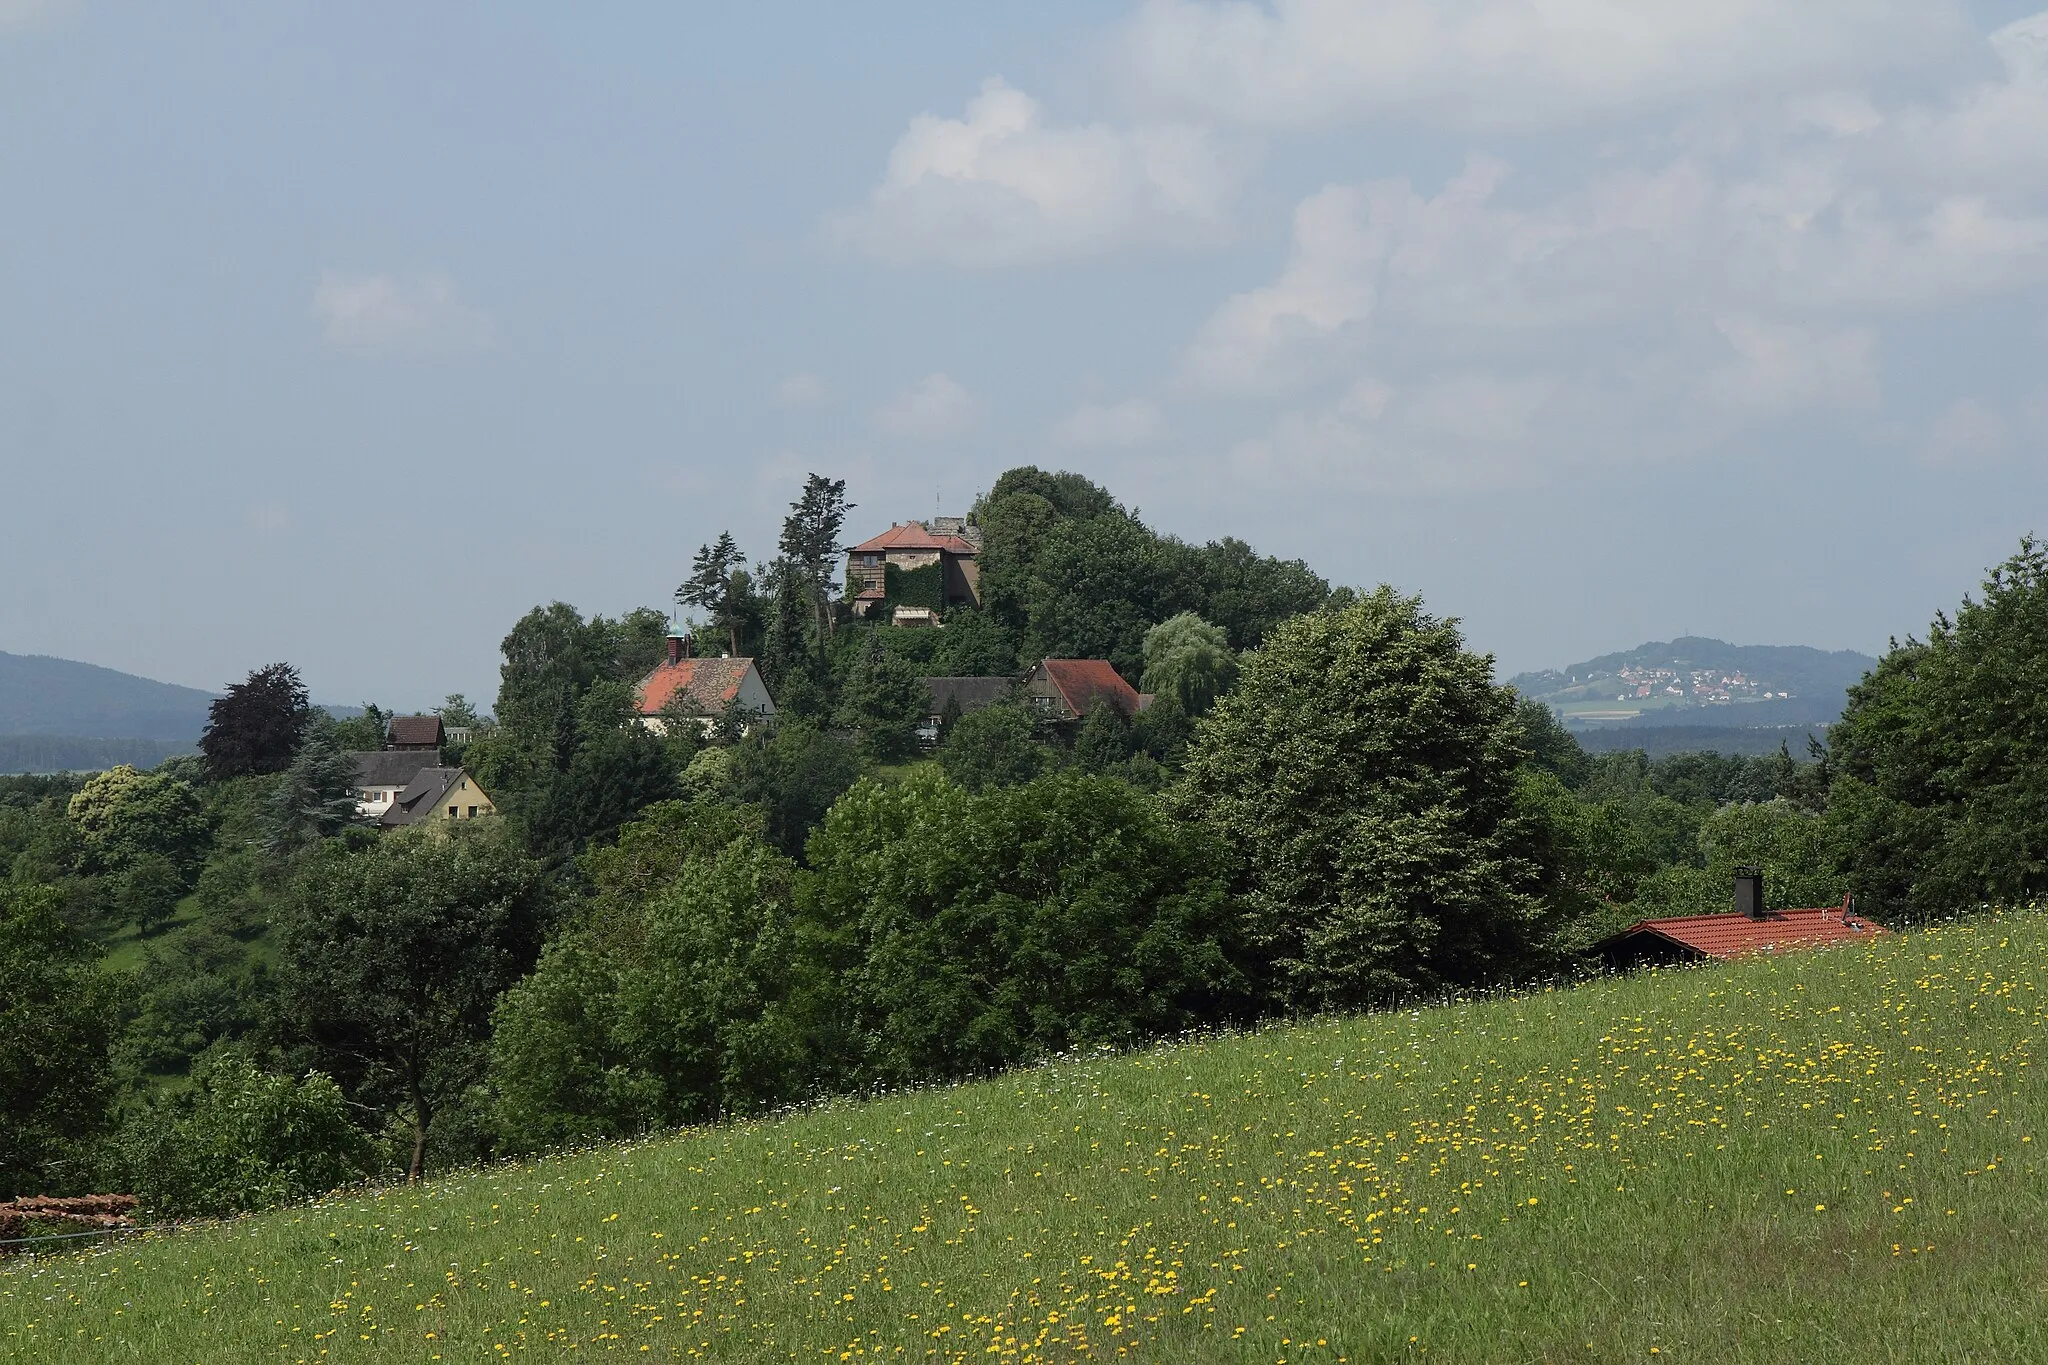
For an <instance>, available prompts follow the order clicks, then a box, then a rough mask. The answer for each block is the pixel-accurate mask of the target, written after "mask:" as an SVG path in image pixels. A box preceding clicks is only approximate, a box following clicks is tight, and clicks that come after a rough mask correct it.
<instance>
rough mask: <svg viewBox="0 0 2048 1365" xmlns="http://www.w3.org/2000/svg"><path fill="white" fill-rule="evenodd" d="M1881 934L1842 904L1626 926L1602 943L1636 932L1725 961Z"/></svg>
mask: <svg viewBox="0 0 2048 1365" xmlns="http://www.w3.org/2000/svg"><path fill="white" fill-rule="evenodd" d="M1883 932H1884V928H1883V927H1882V926H1881V925H1876V924H1872V923H1871V922H1870V921H1869V920H1866V919H1863V918H1861V917H1860V916H1858V915H1854V914H1850V913H1848V912H1847V907H1846V906H1841V905H1831V906H1829V907H1827V908H1826V909H1824V910H1773V911H1772V912H1771V913H1770V914H1769V915H1768V916H1766V917H1765V918H1763V919H1751V918H1749V916H1747V915H1737V914H1732V913H1731V914H1725V915H1677V916H1674V917H1672V918H1670V919H1646V920H1643V921H1642V922H1641V923H1639V924H1631V925H1630V926H1629V927H1628V928H1626V929H1624V930H1622V931H1621V932H1620V933H1618V934H1616V935H1614V937H1613V938H1610V939H1609V940H1607V941H1608V942H1609V943H1613V942H1616V941H1617V940H1620V939H1625V938H1628V937H1630V936H1632V935H1635V934H1654V935H1656V936H1657V937H1659V938H1663V939H1668V940H1669V941H1671V942H1673V943H1676V944H1679V945H1680V946H1681V947H1686V948H1690V949H1692V950H1693V951H1694V952H1696V953H1699V954H1701V955H1702V956H1705V957H1711V958H1716V959H1719V960H1722V961H1726V960H1728V959H1729V958H1736V957H1746V956H1748V955H1749V954H1751V953H1767V952H1775V951H1777V950H1778V949H1781V948H1819V947H1822V946H1824V945H1827V944H1830V943H1867V942H1869V941H1870V940H1871V939H1873V938H1876V937H1877V936H1878V935H1879V934H1882V933H1883Z"/></svg>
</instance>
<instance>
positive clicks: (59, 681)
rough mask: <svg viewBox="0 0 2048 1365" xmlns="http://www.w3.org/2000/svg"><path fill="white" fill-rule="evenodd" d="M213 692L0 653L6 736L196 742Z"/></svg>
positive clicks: (0, 718) (0, 717)
mask: <svg viewBox="0 0 2048 1365" xmlns="http://www.w3.org/2000/svg"><path fill="white" fill-rule="evenodd" d="M212 702H213V696H212V694H210V693H207V692H202V691H200V690H199V689H198V688H196V687H179V686H178V685H176V684H175V683H163V682H156V681H154V680H152V679H149V678H138V677H136V676H135V675H134V674H132V673H120V672H116V671H115V670H114V669H111V668H101V667H99V666H98V665H97V664H83V663H78V662H76V661H75V660H71V659H53V658H50V657H49V656H47V655H42V654H6V653H0V735H36V736H51V735H63V736H69V737H79V738H90V739H146V740H155V741H157V742H159V743H164V744H178V745H186V744H192V743H196V742H197V741H198V739H199V734H200V731H202V730H204V729H205V728H206V710H207V707H208V706H209V705H211V704H212Z"/></svg>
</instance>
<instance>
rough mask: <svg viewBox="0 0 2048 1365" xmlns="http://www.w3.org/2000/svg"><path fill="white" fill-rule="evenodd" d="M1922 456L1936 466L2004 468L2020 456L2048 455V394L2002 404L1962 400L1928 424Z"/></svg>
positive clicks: (1972, 399)
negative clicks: (2002, 466) (1989, 466)
mask: <svg viewBox="0 0 2048 1365" xmlns="http://www.w3.org/2000/svg"><path fill="white" fill-rule="evenodd" d="M1917 453H1918V455H1919V458H1920V461H1921V462H1922V463H1923V464H1928V465H1933V466H1935V467H1937V468H1947V469H1968V468H1977V467H1982V466H1986V465H1996V464H2003V463H2005V462H2007V461H2009V460H2011V459H2013V458H2014V457H2015V456H2019V455H2023V454H2032V455H2034V456H2036V457H2039V456H2040V455H2042V454H2044V453H2048V393H2035V394H2029V395H2026V396H2023V397H2021V398H2020V399H2018V400H2017V401H2014V402H2010V403H2005V404H2000V403H1993V402H1988V401H1986V400H1984V399H1982V398H1975V397H1971V398H1958V399H1956V400H1955V401H1954V402H1952V403H1950V404H1949V405H1948V406H1947V407H1946V408H1944V409H1943V410H1942V411H1941V413H1940V415H1938V416H1937V417H1936V418H1935V419H1934V421H1933V422H1932V423H1930V424H1929V425H1928V428H1927V433H1926V436H1925V437H1924V438H1923V439H1922V440H1921V442H1920V446H1919V450H1918V452H1917Z"/></svg>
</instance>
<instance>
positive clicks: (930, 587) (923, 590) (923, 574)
mask: <svg viewBox="0 0 2048 1365" xmlns="http://www.w3.org/2000/svg"><path fill="white" fill-rule="evenodd" d="M882 591H884V592H886V593H887V594H889V600H888V602H887V603H886V605H887V607H888V608H889V609H890V610H892V611H893V610H895V609H896V608H897V607H930V608H931V609H932V610H933V611H942V610H944V609H945V606H946V566H945V565H944V564H943V563H939V564H927V565H925V566H924V567H923V568H922V569H902V568H898V567H897V566H896V565H894V564H891V565H889V566H888V567H887V568H885V569H884V570H883V571H882Z"/></svg>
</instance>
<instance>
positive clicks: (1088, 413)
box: [1052, 398, 1166, 450]
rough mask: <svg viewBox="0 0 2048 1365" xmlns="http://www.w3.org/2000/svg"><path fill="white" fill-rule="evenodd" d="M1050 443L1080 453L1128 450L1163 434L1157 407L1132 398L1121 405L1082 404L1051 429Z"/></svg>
mask: <svg viewBox="0 0 2048 1365" xmlns="http://www.w3.org/2000/svg"><path fill="white" fill-rule="evenodd" d="M1052 434H1053V439H1054V440H1055V441H1057V442H1059V443H1060V444H1061V445H1064V446H1072V447H1075V448H1076V449H1080V450H1129V449H1132V448H1134V447H1137V446H1144V445H1150V444H1151V443H1152V442H1154V441H1157V440H1158V439H1159V438H1160V437H1162V436H1164V435H1165V434H1166V416H1165V414H1164V413H1162V412H1160V410H1159V405H1158V404H1157V403H1153V402H1150V401H1149V400H1146V399H1143V398H1133V399H1129V400H1127V401H1125V402H1122V403H1107V404H1104V403H1083V404H1082V405H1081V406H1080V407H1078V408H1075V409H1074V410H1073V411H1072V412H1070V413H1068V414H1067V415H1066V416H1065V417H1062V418H1061V419H1060V420H1059V422H1058V423H1056V424H1055V425H1054V427H1053V432H1052Z"/></svg>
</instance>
